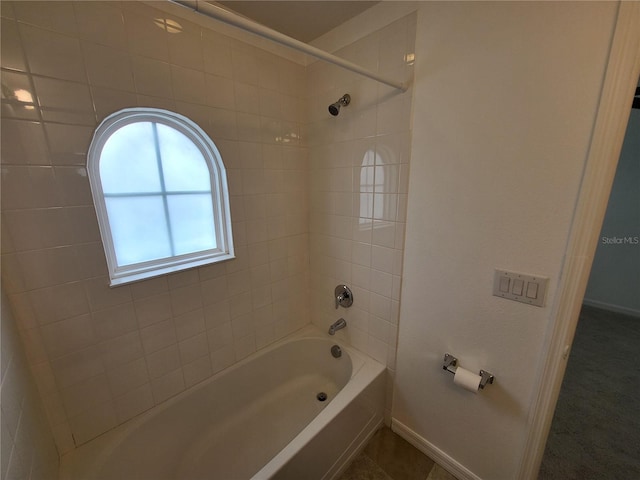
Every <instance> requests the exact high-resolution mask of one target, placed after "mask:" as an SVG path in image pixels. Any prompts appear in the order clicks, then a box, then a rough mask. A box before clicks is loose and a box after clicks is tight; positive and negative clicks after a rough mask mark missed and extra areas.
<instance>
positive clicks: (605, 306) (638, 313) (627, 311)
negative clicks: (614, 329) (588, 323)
mask: <svg viewBox="0 0 640 480" xmlns="http://www.w3.org/2000/svg"><path fill="white" fill-rule="evenodd" d="M582 303H583V304H584V305H587V306H588V307H595V308H600V309H602V310H609V311H610V312H616V313H622V314H623V315H630V316H632V317H638V318H640V310H635V309H633V308H628V307H623V306H621V305H614V304H613V303H606V302H600V301H598V300H591V299H589V298H585V299H583V300H582Z"/></svg>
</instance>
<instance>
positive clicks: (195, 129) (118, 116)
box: [87, 108, 235, 286]
mask: <svg viewBox="0 0 640 480" xmlns="http://www.w3.org/2000/svg"><path fill="white" fill-rule="evenodd" d="M137 122H155V123H160V124H163V125H166V126H169V127H171V128H174V129H176V130H178V131H179V132H181V133H183V134H184V135H185V136H186V137H187V138H189V139H190V140H191V141H192V142H193V143H194V145H196V147H198V149H199V150H200V152H201V153H202V156H203V157H204V159H205V161H206V163H207V167H208V169H209V174H210V179H211V197H212V204H213V216H214V219H213V224H214V228H215V236H216V245H217V248H215V249H209V250H202V251H198V252H193V253H188V254H183V255H175V256H170V257H166V258H161V259H157V260H151V261H146V262H140V263H134V264H131V265H118V262H117V257H116V253H115V247H114V242H113V236H112V233H111V225H110V224H109V217H108V214H107V206H106V202H105V196H104V191H103V189H102V181H101V178H100V156H101V154H102V149H103V148H104V146H105V144H106V142H107V140H108V139H109V137H110V136H111V135H113V133H115V132H116V131H117V130H118V129H120V128H122V127H124V126H126V125H129V124H132V123H137ZM87 171H88V175H89V183H90V186H91V194H92V195H93V202H94V205H95V209H96V214H97V217H98V225H99V227H100V235H101V237H102V243H103V245H104V251H105V256H106V259H107V267H108V269H109V277H110V279H111V286H116V285H122V284H126V283H131V282H136V281H139V280H144V279H146V278H152V277H156V276H159V275H164V274H168V273H172V272H177V271H180V270H186V269H188V268H194V267H198V266H201V265H206V264H209V263H215V262H221V261H224V260H229V259H232V258H235V255H234V248H233V234H232V230H231V211H230V207H229V189H228V186H227V174H226V169H225V167H224V164H223V163H222V157H221V155H220V152H219V151H218V149H217V148H216V146H215V144H214V143H213V141H212V140H211V139H210V138H209V136H208V135H207V134H206V133H205V132H204V131H203V130H202V129H201V128H200V127H199V126H198V125H197V124H196V123H195V122H193V121H191V120H189V119H188V118H187V117H184V116H182V115H180V114H177V113H175V112H170V111H168V110H161V109H156V108H125V109H123V110H120V111H118V112H115V113H113V114H111V115H109V116H108V117H107V118H105V119H104V120H103V121H102V123H100V125H99V126H98V128H97V129H96V131H95V132H94V135H93V139H92V140H91V145H90V147H89V153H88V155H87Z"/></svg>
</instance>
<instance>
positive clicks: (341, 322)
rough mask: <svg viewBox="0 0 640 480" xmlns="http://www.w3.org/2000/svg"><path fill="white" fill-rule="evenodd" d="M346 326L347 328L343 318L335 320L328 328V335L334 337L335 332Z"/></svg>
mask: <svg viewBox="0 0 640 480" xmlns="http://www.w3.org/2000/svg"><path fill="white" fill-rule="evenodd" d="M346 326H347V322H346V320H345V319H344V318H341V319H339V320H337V321H336V322H334V323H333V325H331V326H330V327H329V335H335V333H336V331H337V330H340V329H342V328H344V327H346Z"/></svg>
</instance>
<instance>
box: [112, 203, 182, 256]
mask: <svg viewBox="0 0 640 480" xmlns="http://www.w3.org/2000/svg"><path fill="white" fill-rule="evenodd" d="M105 201H106V205H107V215H108V216H109V224H110V225H111V234H112V236H113V244H114V248H115V251H116V257H117V259H118V265H120V266H123V265H131V264H132V263H138V262H146V261H148V260H155V259H157V258H166V257H169V256H171V245H170V242H169V234H168V232H167V224H166V218H165V213H164V205H163V202H162V197H161V196H159V195H158V196H149V197H115V198H114V197H112V198H105Z"/></svg>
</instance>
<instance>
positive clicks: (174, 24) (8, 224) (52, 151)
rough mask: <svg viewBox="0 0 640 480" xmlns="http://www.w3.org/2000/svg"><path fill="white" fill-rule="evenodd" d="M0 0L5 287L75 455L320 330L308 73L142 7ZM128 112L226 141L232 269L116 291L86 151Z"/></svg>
mask: <svg viewBox="0 0 640 480" xmlns="http://www.w3.org/2000/svg"><path fill="white" fill-rule="evenodd" d="M1 6H2V281H3V288H4V289H5V291H6V293H7V295H8V297H9V301H10V303H11V305H12V307H13V310H14V312H15V317H16V323H17V326H18V329H19V332H20V335H21V337H22V339H23V341H24V344H25V349H26V353H27V357H28V362H29V365H30V367H31V371H32V372H33V373H34V375H35V379H36V383H37V387H38V389H39V392H40V396H41V398H42V399H43V403H44V407H45V409H46V412H47V415H48V418H49V421H50V424H51V426H52V429H53V433H54V436H55V439H56V443H57V445H58V448H59V450H60V451H61V452H63V453H64V452H66V451H69V450H71V449H73V448H74V446H75V445H79V444H82V443H84V442H86V441H88V440H90V439H91V438H93V437H95V436H96V435H98V434H100V433H102V432H104V431H106V430H108V429H110V428H112V427H114V426H115V425H117V424H119V423H122V422H124V421H126V420H128V419H130V418H132V417H133V416H135V415H137V414H139V413H141V412H143V411H145V410H147V409H149V408H151V407H152V406H154V405H156V404H158V403H160V402H162V401H163V400H166V399H167V398H169V397H171V396H173V395H175V394H177V393H179V392H181V391H183V390H184V389H186V388H187V387H189V386H191V385H193V384H195V383H197V382H199V381H201V380H203V379H204V378H207V377H209V376H211V375H212V374H214V373H215V372H217V371H219V370H221V369H223V368H225V367H226V366H228V365H230V364H232V363H234V362H236V361H238V360H240V359H242V358H244V357H245V356H247V355H249V354H250V353H252V352H253V351H255V350H256V349H257V348H260V347H262V346H265V345H266V344H268V343H271V342H273V341H274V340H276V339H278V338H280V337H282V336H284V335H286V334H287V333H289V332H291V331H294V330H296V329H298V328H300V327H301V326H303V325H304V324H306V323H308V322H309V320H308V319H309V313H308V301H307V298H308V265H309V238H308V219H309V214H308V158H307V149H306V146H304V145H303V144H302V142H301V130H303V128H302V127H303V118H304V113H303V112H304V106H305V104H304V101H303V95H304V92H305V69H304V67H303V66H301V65H299V64H297V63H294V62H292V61H290V60H287V59H285V58H283V57H281V56H277V55H274V54H271V53H267V52H265V51H264V50H260V49H258V48H255V47H254V46H251V45H249V44H247V43H243V42H241V41H238V40H235V39H232V38H229V37H227V36H224V35H222V34H220V33H216V32H214V31H211V30H208V29H202V28H201V27H199V26H197V25H195V24H191V23H189V22H186V21H185V20H183V19H178V18H172V17H170V16H168V15H167V14H166V13H164V12H162V11H160V10H156V9H154V8H152V7H150V6H148V5H145V4H142V3H139V2H85V1H82V2H80V1H79V2H6V1H3V2H2V3H1ZM132 106H151V107H159V108H166V109H169V110H173V111H176V112H178V113H181V114H184V115H186V116H188V117H190V118H191V119H193V120H194V121H196V122H197V123H198V124H199V125H200V126H201V127H202V128H203V129H204V130H205V131H206V132H207V133H208V134H209V135H210V136H211V138H212V139H213V140H214V142H215V143H216V145H217V146H218V147H219V149H220V151H221V153H222V156H223V161H224V163H225V165H226V167H227V173H228V178H229V189H230V194H231V210H232V219H233V234H234V241H235V242H234V243H235V246H236V255H237V258H236V259H234V260H231V261H228V262H224V263H220V264H215V265H212V266H206V267H201V268H198V269H193V270H188V271H184V272H181V273H177V274H173V275H169V276H162V277H158V278H156V279H153V280H147V281H143V282H139V283H135V284H131V285H125V286H120V287H116V288H110V287H109V286H108V278H107V270H106V263H105V259H104V253H103V249H102V244H101V242H100V237H99V231H98V226H97V222H96V217H95V212H94V208H93V203H92V199H91V194H90V191H89V183H88V180H87V174H86V169H85V161H86V160H85V154H86V151H87V147H88V145H89V142H90V139H91V135H92V132H93V130H94V128H95V127H96V126H97V124H98V123H99V122H100V121H101V120H102V119H103V118H104V117H105V116H106V115H108V114H109V113H111V112H114V111H116V110H119V109H121V108H124V107H132ZM123 173H124V174H126V172H123ZM3 395H4V388H3ZM3 405H4V398H3ZM3 431H4V429H3ZM3 445H4V440H3Z"/></svg>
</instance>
